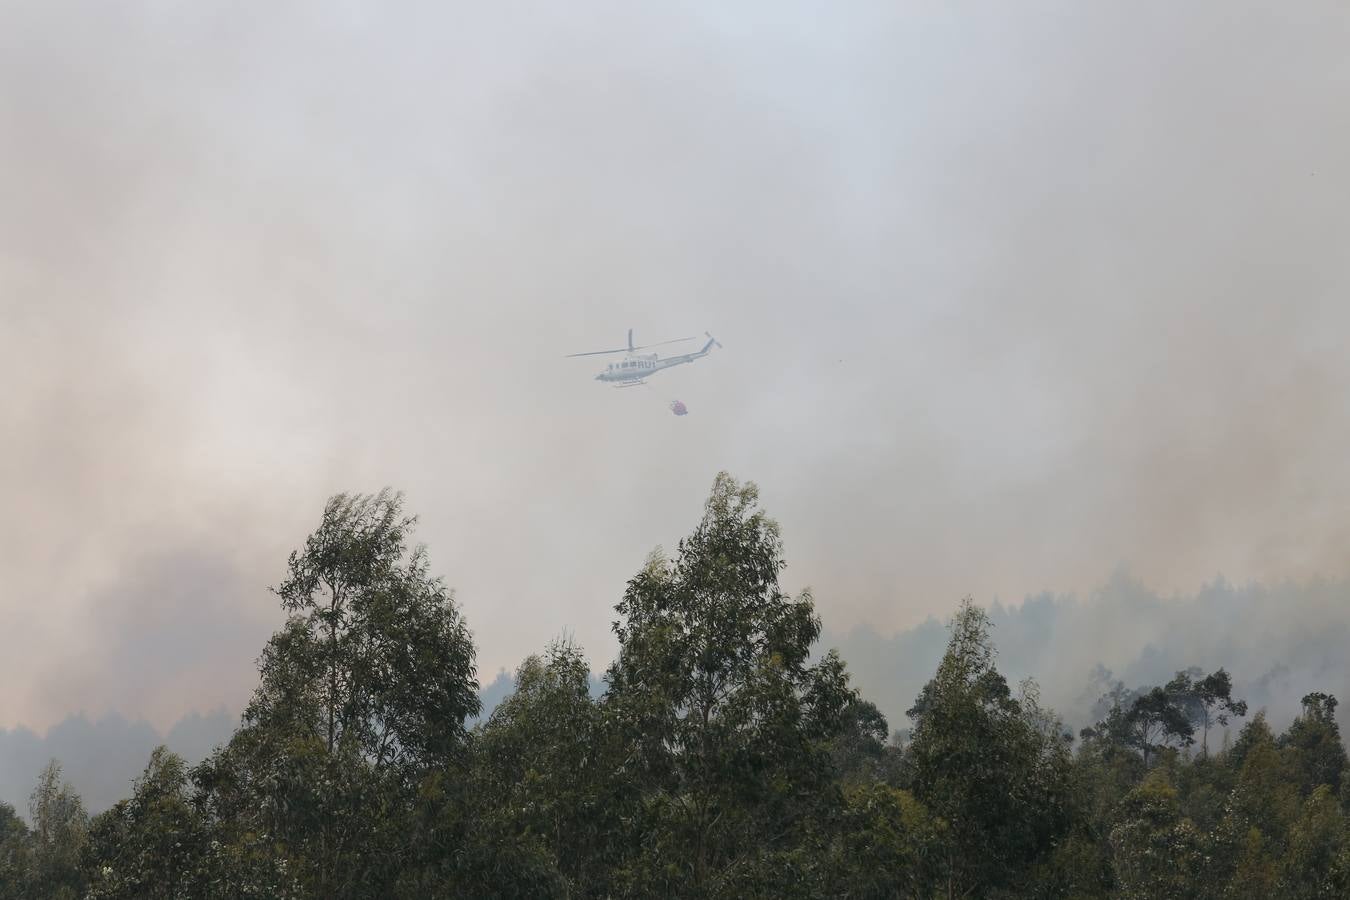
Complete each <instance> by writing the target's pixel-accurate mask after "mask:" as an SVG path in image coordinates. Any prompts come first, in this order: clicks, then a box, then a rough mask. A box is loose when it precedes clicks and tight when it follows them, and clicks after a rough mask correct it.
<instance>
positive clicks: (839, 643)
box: [823, 571, 1350, 733]
mask: <svg viewBox="0 0 1350 900" xmlns="http://www.w3.org/2000/svg"><path fill="white" fill-rule="evenodd" d="M1347 609H1350V582H1345V581H1334V582H1332V581H1320V580H1314V581H1309V582H1283V583H1279V584H1274V585H1262V584H1256V583H1252V584H1247V585H1242V586H1237V585H1232V584H1229V583H1228V582H1226V581H1224V580H1223V579H1217V580H1215V581H1214V582H1212V583H1210V584H1207V585H1205V586H1204V587H1203V588H1202V589H1201V590H1199V591H1198V592H1196V593H1194V594H1189V595H1181V596H1175V595H1173V596H1163V595H1160V594H1158V593H1156V592H1154V591H1152V590H1149V589H1148V588H1147V587H1146V586H1145V585H1144V584H1143V583H1142V582H1140V581H1139V580H1138V579H1136V578H1134V577H1132V576H1130V575H1128V574H1127V573H1125V572H1123V571H1122V572H1118V573H1117V574H1116V575H1115V576H1114V577H1113V578H1112V579H1111V580H1110V581H1109V582H1107V584H1106V585H1105V586H1103V587H1102V588H1100V589H1099V590H1097V591H1094V592H1092V593H1091V594H1090V595H1088V596H1085V597H1082V598H1076V597H1072V596H1052V595H1050V594H1043V595H1040V596H1035V597H1028V598H1026V599H1025V600H1024V601H1022V602H1021V603H1019V604H1013V605H1004V604H1002V603H1000V602H998V601H995V602H994V603H993V604H991V605H989V606H988V611H989V613H990V619H991V620H992V622H993V626H994V627H993V640H994V644H995V646H996V647H997V649H998V663H997V664H998V667H999V670H1000V671H1001V672H1002V673H1003V674H1004V676H1005V677H1006V678H1007V679H1008V681H1009V683H1010V684H1011V685H1013V686H1014V687H1015V686H1016V685H1017V683H1018V682H1020V681H1021V680H1022V679H1023V678H1033V679H1035V680H1036V682H1037V683H1038V684H1039V685H1040V686H1041V699H1042V702H1044V703H1045V704H1047V705H1048V706H1051V707H1053V708H1054V709H1055V711H1056V712H1058V713H1059V714H1060V716H1061V717H1062V718H1063V719H1064V721H1065V723H1066V725H1067V726H1069V728H1070V730H1071V731H1072V732H1074V733H1077V731H1078V729H1080V728H1082V727H1084V726H1086V725H1090V724H1092V722H1093V707H1094V705H1095V704H1096V702H1097V701H1098V700H1099V699H1100V698H1101V697H1102V695H1103V694H1104V693H1106V692H1107V690H1108V689H1109V688H1110V687H1111V685H1112V684H1114V683H1116V682H1119V683H1122V684H1124V686H1125V687H1126V688H1131V689H1133V688H1139V687H1151V686H1153V685H1158V684H1163V683H1165V682H1167V681H1168V680H1169V679H1170V678H1171V677H1172V676H1173V675H1175V674H1176V673H1177V672H1179V671H1182V670H1185V669H1189V668H1191V667H1192V666H1195V667H1198V668H1200V669H1203V670H1204V671H1205V672H1207V673H1208V672H1212V671H1214V670H1215V669H1218V668H1224V669H1227V670H1228V672H1229V674H1230V675H1232V676H1233V693H1234V696H1235V697H1240V698H1242V699H1244V700H1246V701H1247V703H1248V705H1249V708H1250V713H1252V714H1254V713H1255V712H1256V711H1257V710H1260V709H1264V710H1266V713H1267V717H1268V719H1269V721H1270V723H1271V725H1272V726H1273V727H1275V728H1283V727H1284V726H1286V725H1287V724H1288V723H1289V722H1290V721H1291V720H1292V719H1293V717H1294V716H1295V715H1297V714H1298V712H1299V708H1300V706H1299V701H1300V700H1301V698H1302V697H1303V696H1304V695H1305V694H1308V693H1311V692H1313V691H1323V692H1327V693H1331V694H1334V695H1336V696H1337V697H1338V698H1342V699H1350V658H1347V655H1346V652H1345V648H1346V647H1347V646H1350V616H1347V615H1346V610H1347ZM946 640H947V632H946V629H945V628H944V627H943V626H942V624H940V623H939V622H938V621H937V620H936V619H930V620H928V621H927V622H924V623H923V624H921V625H919V626H917V627H915V628H912V629H909V630H907V631H903V632H900V633H898V634H893V635H882V634H878V633H877V631H875V630H873V629H871V628H868V627H857V628H854V629H852V630H851V631H848V632H847V633H839V632H828V631H827V633H826V634H825V636H824V638H823V643H824V644H825V645H827V646H834V647H837V648H838V649H839V650H840V653H841V655H842V656H843V657H844V659H845V660H846V661H847V662H848V664H849V668H850V669H851V670H852V671H853V675H854V680H855V683H856V684H857V686H858V687H859V688H860V689H861V691H862V693H863V695H864V696H865V697H867V698H868V699H871V700H872V701H873V702H875V703H876V704H877V705H878V706H879V707H881V709H882V711H883V712H885V713H886V715H887V718H888V719H889V720H890V722H891V724H892V727H893V728H896V729H902V728H904V727H905V726H906V724H907V720H906V719H905V716H904V712H905V710H907V709H908V708H909V707H910V706H911V705H912V704H913V702H914V700H915V698H916V697H917V696H918V694H919V691H920V690H921V689H922V688H923V685H924V683H925V682H927V680H928V679H929V678H931V677H932V676H933V672H934V671H935V670H936V669H937V665H938V660H939V659H940V658H941V656H942V652H943V650H944V649H945V645H946ZM1241 725H1242V722H1241V721H1240V720H1235V721H1234V722H1233V723H1232V725H1231V726H1230V727H1232V728H1234V729H1236V728H1240V727H1241Z"/></svg>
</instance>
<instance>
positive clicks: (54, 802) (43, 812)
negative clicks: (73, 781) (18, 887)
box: [27, 760, 89, 900]
mask: <svg viewBox="0 0 1350 900" xmlns="http://www.w3.org/2000/svg"><path fill="white" fill-rule="evenodd" d="M28 815H29V822H31V823H32V848H33V849H32V857H31V862H30V870H29V876H28V886H27V889H28V891H29V895H30V896H33V897H45V898H51V900H74V898H76V897H79V896H81V895H82V894H83V893H84V887H85V876H84V869H83V868H82V866H81V860H80V854H81V853H82V851H83V849H84V843H85V839H86V835H87V833H88V829H89V817H88V815H87V814H86V813H85V811H84V803H83V802H82V801H81V800H80V795H79V794H77V793H75V790H74V789H73V788H72V787H71V786H70V782H68V781H65V780H64V779H63V778H62V777H61V764H60V763H58V762H57V761H56V760H52V761H51V762H49V763H48V764H47V766H46V767H45V768H44V769H43V770H42V774H41V775H39V776H38V783H37V787H36V788H34V789H33V793H32V795H31V797H30V798H29V801H28Z"/></svg>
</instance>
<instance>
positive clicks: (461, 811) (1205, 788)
mask: <svg viewBox="0 0 1350 900" xmlns="http://www.w3.org/2000/svg"><path fill="white" fill-rule="evenodd" d="M414 524H415V521H414V519H413V518H412V517H410V516H408V515H406V514H405V512H404V510H403V507H402V500H401V498H400V497H399V496H397V495H393V494H389V493H382V494H379V495H376V496H339V497H335V498H333V500H331V501H330V502H329V504H328V505H327V507H326V508H325V510H324V514H323V518H322V521H321V522H320V524H319V526H318V527H317V529H316V530H315V531H314V532H313V533H312V534H311V535H310V537H309V538H308V540H307V541H306V542H305V544H304V546H303V547H302V548H300V549H298V550H297V551H296V552H295V553H293V554H292V555H291V557H290V559H289V564H288V573H287V577H286V579H285V580H284V581H283V582H282V583H281V584H280V585H278V586H277V587H276V589H275V592H276V595H277V598H278V600H279V601H280V603H281V605H282V607H283V608H284V609H285V611H286V613H287V614H288V619H287V623H286V625H285V626H284V627H283V628H282V629H281V630H279V631H278V632H277V633H276V634H275V635H273V637H272V638H271V640H270V641H269V642H268V643H267V645H266V647H265V648H263V651H262V655H261V657H260V659H259V669H260V673H259V674H260V679H259V684H258V687H257V690H256V691H255V693H254V695H253V698H252V700H251V702H250V703H249V705H248V707H247V709H246V710H245V712H244V714H243V716H242V720H241V722H240V724H239V727H238V729H237V730H236V731H235V732H234V734H233V736H232V737H231V739H230V740H229V742H228V743H227V744H226V745H225V746H223V747H222V748H220V749H219V750H218V751H217V752H215V753H214V754H212V755H211V756H210V757H209V758H208V759H206V760H205V761H204V762H203V763H201V764H200V765H197V766H195V767H190V766H188V765H187V764H186V763H185V762H184V761H183V760H182V759H181V758H179V757H177V756H175V755H174V754H172V753H170V752H168V751H167V750H164V749H162V748H161V749H160V750H157V751H155V753H154V754H153V755H152V756H151V758H150V759H149V760H148V761H147V763H146V767H145V771H144V774H143V775H142V777H141V778H140V779H139V780H138V781H137V783H136V784H135V786H134V791H133V793H132V795H131V796H130V797H127V798H126V799H124V800H122V801H120V802H118V803H117V804H116V805H115V806H113V807H112V808H111V809H109V810H107V811H106V812H103V813H100V814H99V815H96V816H93V817H90V816H89V815H88V814H87V813H86V812H85V810H84V805H83V803H82V802H81V799H80V798H79V797H78V796H77V795H76V794H75V792H74V791H73V790H72V789H71V788H70V787H69V785H68V784H66V783H65V781H64V780H63V777H62V772H61V768H60V764H59V762H58V761H53V763H52V764H51V765H50V766H49V767H48V768H47V770H46V771H45V772H44V773H43V775H42V777H41V779H40V780H39V783H38V784H37V785H36V786H35V787H34V789H33V792H32V797H31V803H30V806H29V810H28V818H27V821H26V822H25V821H24V819H23V818H21V817H20V816H19V815H18V814H17V812H16V811H15V810H14V809H13V808H10V807H6V806H3V805H0V898H2V900H10V898H82V897H87V898H199V897H200V898H208V897H209V898H216V897H219V898H227V897H228V898H242V897H257V898H264V897H265V898H273V897H277V898H284V897H293V898H397V897H408V898H414V897H416V898H423V897H503V898H507V897H511V898H516V897H684V898H714V897H718V898H746V897H766V898H767V897H775V898H777V897H841V898H889V897H901V898H915V900H930V898H939V897H941V898H956V897H965V898H1012V897H1036V898H1054V897H1063V898H1095V897H1127V898H1154V897H1159V898H1161V897H1166V898H1220V897H1223V898H1228V897H1242V898H1246V897H1250V898H1270V897H1289V898H1321V897H1326V898H1332V897H1347V896H1350V828H1348V827H1347V815H1348V814H1350V809H1348V807H1350V803H1347V797H1348V795H1350V788H1346V787H1344V786H1343V784H1342V781H1343V779H1344V777H1345V769H1346V766H1347V760H1346V753H1345V749H1344V746H1343V743H1342V740H1341V736H1340V732H1339V729H1338V726H1337V723H1336V717H1335V711H1336V705H1337V701H1336V698H1335V697H1334V696H1332V695H1331V694H1329V693H1322V692H1312V693H1308V694H1307V695H1306V696H1304V697H1303V698H1302V712H1301V714H1300V715H1299V716H1298V717H1297V718H1296V719H1294V720H1293V722H1292V723H1291V724H1289V725H1288V727H1287V728H1285V729H1283V730H1282V731H1280V732H1278V733H1277V731H1276V730H1274V729H1272V728H1271V727H1270V726H1269V725H1268V724H1267V722H1266V720H1265V718H1264V716H1263V715H1262V714H1260V712H1259V711H1257V710H1254V709H1251V708H1249V705H1248V703H1247V702H1246V700H1245V699H1244V698H1243V697H1242V696H1239V692H1237V691H1235V690H1234V682H1233V679H1232V677H1231V676H1230V675H1229V672H1228V670H1227V669H1225V668H1224V667H1222V666H1214V667H1210V666H1206V667H1205V668H1195V667H1192V666H1189V665H1181V666H1178V669H1179V670H1178V671H1176V672H1175V673H1174V674H1171V675H1169V677H1168V678H1167V679H1166V680H1164V681H1162V682H1161V683H1157V684H1149V683H1144V684H1126V683H1122V682H1120V681H1116V680H1112V679H1104V680H1103V682H1102V684H1101V691H1102V693H1101V696H1100V697H1099V698H1098V699H1097V701H1096V703H1095V705H1094V707H1093V709H1094V715H1093V716H1092V719H1093V722H1094V724H1092V725H1091V726H1090V727H1087V728H1083V729H1081V730H1080V731H1079V733H1077V734H1071V733H1070V732H1069V730H1068V729H1066V727H1065V726H1064V725H1063V724H1062V722H1061V719H1060V718H1059V717H1058V716H1057V715H1056V714H1055V712H1054V711H1052V710H1051V709H1049V708H1047V707H1046V706H1045V705H1044V704H1043V703H1042V701H1041V696H1042V689H1041V688H1040V687H1039V686H1038V685H1037V684H1036V683H1035V682H1034V681H1031V680H1029V679H1028V680H1025V681H1022V682H1021V683H1019V684H1016V685H1013V684H1010V683H1009V681H1008V679H1007V678H1005V677H1004V675H1002V674H1001V673H1000V670H999V664H998V658H997V653H996V644H997V639H998V635H997V630H996V628H994V627H993V623H992V620H991V618H990V616H989V614H988V613H987V612H986V611H984V610H982V609H981V608H979V607H977V606H975V605H974V604H973V603H971V602H969V601H967V602H963V603H961V604H960V605H959V606H957V608H956V609H955V611H954V614H953V616H952V619H951V622H950V624H949V630H948V643H947V647H946V651H945V653H944V654H943V655H942V656H941V659H940V660H939V661H938V662H937V665H936V668H935V670H934V671H932V672H931V673H929V675H930V677H929V679H928V680H927V682H926V684H924V685H923V687H922V689H921V690H919V691H918V692H917V696H915V697H913V699H912V705H911V706H910V707H909V709H908V711H907V715H908V717H909V719H910V721H911V723H912V729H911V730H909V731H908V733H907V735H906V737H905V738H904V739H903V740H894V739H892V738H891V733H892V729H891V727H890V724H889V723H888V722H887V721H886V718H885V716H884V715H882V713H881V712H880V711H879V709H878V707H877V706H876V705H874V703H873V702H871V701H870V700H869V698H868V697H865V696H862V695H860V693H859V692H858V690H857V689H856V688H855V687H854V685H853V683H852V682H851V680H850V676H849V671H848V667H847V661H846V660H845V659H842V658H840V656H839V655H838V654H837V653H834V652H832V651H829V652H822V648H820V647H819V646H818V640H819V638H820V633H821V623H820V619H819V617H818V616H817V614H816V611H815V608H814V605H813V601H812V597H811V596H810V595H809V593H808V594H801V595H798V596H791V595H789V594H787V593H785V592H784V591H783V590H782V589H781V587H780V583H779V575H780V572H781V571H782V569H783V566H784V554H783V547H782V541H781V538H780V535H779V532H778V528H777V526H776V524H775V523H774V522H773V521H772V520H771V519H770V518H768V517H767V516H766V514H765V513H764V511H763V510H762V509H761V508H760V507H759V504H758V496H757V492H756V489H755V488H754V486H753V485H749V484H738V483H737V482H735V481H733V480H732V479H731V478H729V477H727V476H725V475H722V476H719V477H718V479H717V481H716V483H715V484H714V486H713V490H712V493H711V495H710V496H709V498H708V500H707V503H706V506H705V511H704V515H703V518H702V520H701V521H700V522H699V523H698V524H697V525H696V527H695V528H694V530H693V531H692V532H691V533H690V534H689V535H688V536H687V537H686V538H685V539H684V540H682V541H681V542H680V544H679V545H678V547H677V548H676V549H675V550H674V552H673V553H671V554H669V555H664V554H661V553H655V554H653V555H652V556H651V557H650V558H649V559H648V560H647V561H646V563H645V564H644V565H643V566H642V567H641V568H640V569H639V570H638V571H637V573H636V574H635V575H634V576H633V577H632V579H631V580H630V581H629V582H628V584H627V587H626V589H625V591H624V592H623V595H622V597H621V598H620V599H619V600H618V602H617V603H616V605H615V610H614V611H615V621H614V626H613V628H614V633H615V635H616V637H617V638H618V642H619V653H618V656H617V659H616V660H615V662H614V663H613V664H612V665H611V666H610V667H609V669H608V671H607V672H606V673H605V676H604V683H603V686H602V689H601V690H600V691H599V692H598V693H597V692H596V691H593V690H592V682H591V675H590V663H589V661H588V660H587V658H586V657H585V655H584V653H583V651H582V649H581V648H579V647H577V646H574V645H573V644H571V643H570V642H566V641H559V642H557V643H555V644H553V645H552V646H549V647H547V648H541V651H540V652H539V654H538V655H536V656H532V657H530V658H529V659H527V660H525V661H524V662H523V663H522V664H521V666H520V667H519V670H518V671H517V673H516V678H515V689H514V692H512V693H511V694H510V695H509V696H507V697H505V698H504V699H503V700H502V701H501V702H500V703H499V704H498V705H497V706H496V707H495V709H493V710H492V712H491V714H490V715H489V716H488V717H486V719H482V718H477V719H475V717H477V716H478V713H479V712H480V699H479V695H478V690H477V681H476V670H475V663H474V660H475V655H474V644H473V640H472V636H471V633H470V631H469V628H468V623H466V622H465V621H464V619H463V617H462V616H461V614H460V611H459V609H458V607H457V606H456V604H455V603H454V601H453V599H452V597H451V595H450V593H449V591H448V590H447V588H446V587H445V586H444V584H443V583H442V582H441V580H440V579H439V578H437V577H436V576H435V575H434V574H433V572H432V569H431V566H430V562H429V560H428V557H427V555H426V552H425V551H424V550H423V549H421V548H420V546H418V545H416V544H415V543H414V541H413V534H412V529H413V526H414ZM1060 693H1062V691H1061V692H1060ZM466 722H470V723H473V724H471V725H466Z"/></svg>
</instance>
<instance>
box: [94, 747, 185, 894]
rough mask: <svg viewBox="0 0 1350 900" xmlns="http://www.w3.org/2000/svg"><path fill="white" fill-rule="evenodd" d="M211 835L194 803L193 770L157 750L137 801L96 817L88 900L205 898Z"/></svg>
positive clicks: (136, 794) (163, 750)
mask: <svg viewBox="0 0 1350 900" xmlns="http://www.w3.org/2000/svg"><path fill="white" fill-rule="evenodd" d="M205 841H206V832H205V829H204V828H203V823H202V821H201V818H200V816H199V814H198V811H197V809H196V808H195V807H194V806H193V804H192V796H191V791H190V782H189V780H188V771H187V765H186V764H185V763H184V762H183V759H182V757H179V756H177V755H176V754H174V753H170V752H169V751H168V750H167V749H166V748H164V747H157V748H156V749H155V751H154V752H153V753H152V754H151V756H150V762H149V764H148V765H147V766H146V767H145V771H144V773H142V775H141V777H140V778H139V779H137V781H136V784H135V786H134V788H133V790H132V795H131V798H130V799H128V800H122V801H119V802H118V803H117V804H115V805H114V806H113V807H112V808H111V809H109V810H108V811H107V812H104V813H102V814H101V815H99V816H97V817H95V819H94V821H93V823H92V824H91V827H90V831H89V843H88V847H87V849H86V853H85V858H86V865H87V866H88V869H89V871H90V877H91V885H90V891H89V893H88V895H87V900H114V898H117V900H122V898H125V900H133V898H144V900H176V898H180V897H189V896H200V895H201V894H202V893H204V892H205V890H206V887H207V881H206V879H204V878H202V875H203V874H204V873H203V872H202V871H201V866H202V862H203V860H204V857H205V850H206V846H205Z"/></svg>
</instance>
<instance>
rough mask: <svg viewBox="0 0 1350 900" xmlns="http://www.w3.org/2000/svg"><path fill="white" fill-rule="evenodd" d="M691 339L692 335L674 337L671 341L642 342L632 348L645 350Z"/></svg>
mask: <svg viewBox="0 0 1350 900" xmlns="http://www.w3.org/2000/svg"><path fill="white" fill-rule="evenodd" d="M692 340H693V338H692V337H687V338H676V339H675V340H673V341H657V342H656V343H655V344H643V345H642V346H640V347H634V348H633V349H634V350H646V349H647V348H648V347H663V346H665V345H666V344H679V343H682V342H683V341H692Z"/></svg>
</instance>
